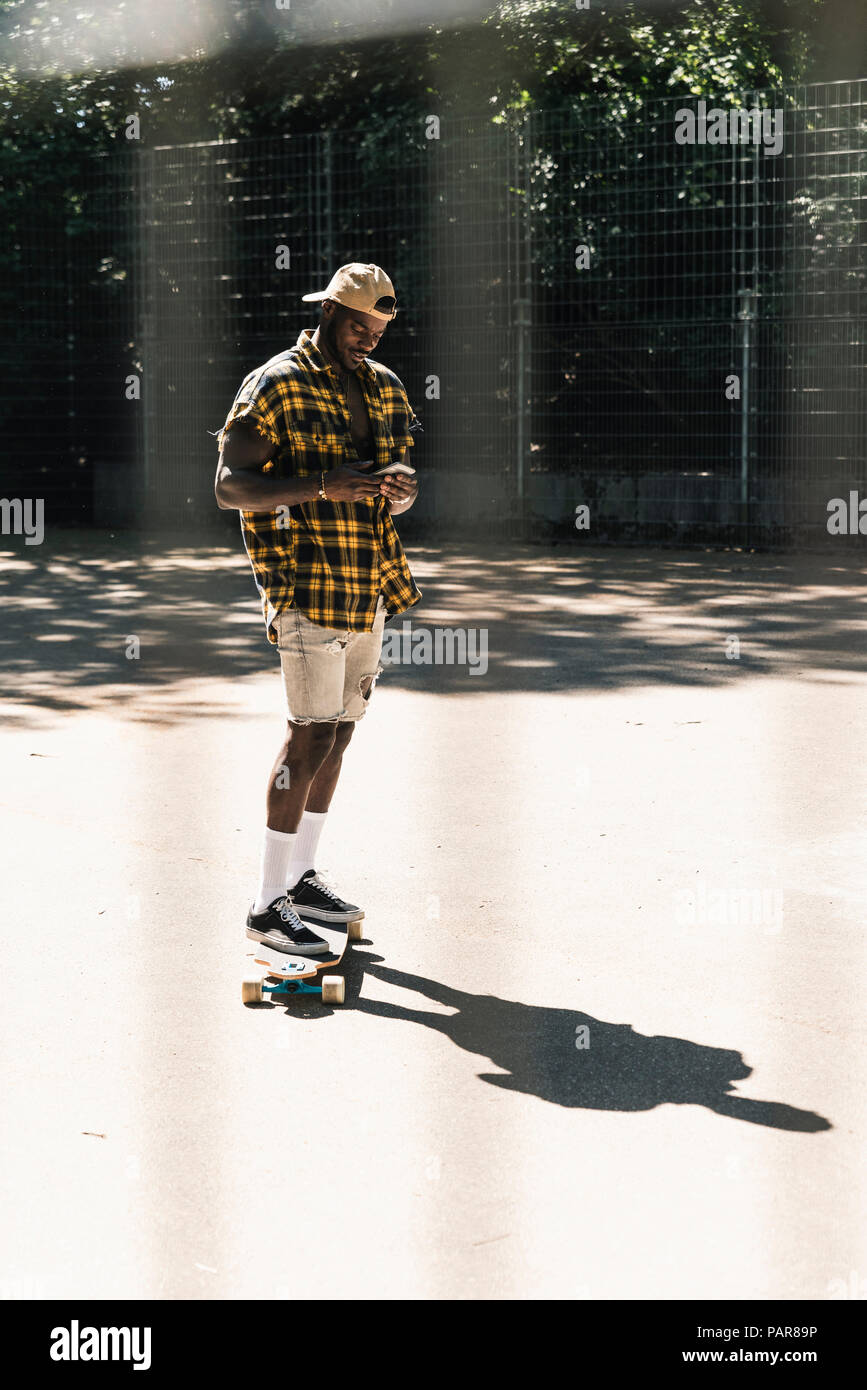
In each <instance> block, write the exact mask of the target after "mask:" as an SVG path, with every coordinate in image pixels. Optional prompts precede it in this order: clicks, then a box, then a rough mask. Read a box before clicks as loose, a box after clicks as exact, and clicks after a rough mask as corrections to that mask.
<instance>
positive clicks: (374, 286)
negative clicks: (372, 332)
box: [301, 261, 397, 323]
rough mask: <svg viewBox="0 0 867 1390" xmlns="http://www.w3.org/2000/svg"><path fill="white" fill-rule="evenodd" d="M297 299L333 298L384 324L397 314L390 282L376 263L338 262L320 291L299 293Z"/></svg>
mask: <svg viewBox="0 0 867 1390" xmlns="http://www.w3.org/2000/svg"><path fill="white" fill-rule="evenodd" d="M301 298H302V299H304V300H307V301H308V302H312V301H316V300H320V301H321V300H323V299H335V300H336V301H337V303H338V304H345V305H346V307H347V308H348V309H358V310H359V311H360V312H361V313H362V314H372V315H373V317H374V318H377V319H382V320H383V322H385V323H388V322H389V320H390V319H393V318H394V316H395V314H396V313H397V305H396V302H395V294H394V285H393V284H392V283H391V281H390V280H389V278H388V276H387V275H386V273H385V271H384V270H383V269H382V268H381V267H380V266H378V265H362V263H361V261H350V263H349V265H342V266H341V267H340V269H339V270H336V271H335V272H334V274H333V275H332V277H331V279H330V280H329V282H328V284H327V285H326V287H325V289H324V290H316V291H314V292H313V293H311V294H302V296H301Z"/></svg>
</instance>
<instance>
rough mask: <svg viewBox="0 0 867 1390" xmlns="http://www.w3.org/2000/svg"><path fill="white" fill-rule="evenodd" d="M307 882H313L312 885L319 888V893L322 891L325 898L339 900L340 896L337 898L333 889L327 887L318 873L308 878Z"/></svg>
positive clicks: (337, 901)
mask: <svg viewBox="0 0 867 1390" xmlns="http://www.w3.org/2000/svg"><path fill="white" fill-rule="evenodd" d="M307 882H308V883H312V884H314V886H315V887H316V888H318V889H319V891H320V893H324V894H325V896H326V898H330V899H331V901H332V902H333V903H339V902H340V898H338V896H337V894H336V893H335V892H334V889H333V888H329V886H328V884H327V883H326V882H325V881H324V879H321V878H320V877H319V875H318V874H314V875H313V877H312V878H308V880H307Z"/></svg>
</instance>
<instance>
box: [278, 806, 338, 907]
mask: <svg viewBox="0 0 867 1390" xmlns="http://www.w3.org/2000/svg"><path fill="white" fill-rule="evenodd" d="M327 815H328V812H327V811H305V812H304V814H303V815H302V817H301V824H300V825H299V827H298V837H297V839H296V841H295V849H294V850H293V852H292V863H291V864H290V865H289V877H288V879H287V880H286V882H287V883H288V885H289V887H290V888H294V887H295V884H296V883H297V882H298V880H299V878H300V877H301V875H302V874H305V873H306V872H307V870H308V869H315V868H316V851H317V849H318V848H319V836H320V835H321V834H322V827H323V825H324V824H325V818H326V816H327Z"/></svg>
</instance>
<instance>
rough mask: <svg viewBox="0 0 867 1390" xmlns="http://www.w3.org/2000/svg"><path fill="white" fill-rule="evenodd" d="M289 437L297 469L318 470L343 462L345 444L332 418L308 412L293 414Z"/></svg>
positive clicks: (314, 471) (302, 471) (300, 470)
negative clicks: (299, 414) (327, 418)
mask: <svg viewBox="0 0 867 1390" xmlns="http://www.w3.org/2000/svg"><path fill="white" fill-rule="evenodd" d="M289 439H290V442H291V445H292V457H293V461H294V464H295V470H296V472H297V473H299V474H301V475H302V476H303V475H304V474H308V473H319V472H321V471H322V470H328V469H329V468H336V467H337V465H338V464H340V463H343V462H344V456H345V453H346V444H345V440H344V438H343V433H342V430H341V429H340V428H339V427H338V424H337V422H336V421H331V420H326V419H324V418H322V417H320V416H316V415H313V414H312V413H311V414H307V415H301V416H293V417H292V418H291V420H290V421H289Z"/></svg>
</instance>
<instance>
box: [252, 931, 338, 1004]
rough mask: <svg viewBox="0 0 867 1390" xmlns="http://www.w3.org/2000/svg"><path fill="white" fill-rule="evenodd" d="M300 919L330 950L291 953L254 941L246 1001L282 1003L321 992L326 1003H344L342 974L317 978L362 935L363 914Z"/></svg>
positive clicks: (330, 967)
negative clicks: (326, 919) (321, 919)
mask: <svg viewBox="0 0 867 1390" xmlns="http://www.w3.org/2000/svg"><path fill="white" fill-rule="evenodd" d="M299 915H301V914H299ZM301 920H302V921H304V922H306V925H307V926H308V927H309V928H310V929H311V931H315V932H316V934H317V936H321V937H322V938H323V939H324V940H325V941H327V942H328V945H329V947H330V950H329V952H328V954H327V955H324V956H289V955H284V953H283V952H282V951H275V950H273V949H272V948H271V947H269V946H263V945H262V943H261V942H253V943H251V950H249V951H248V952H247V964H248V967H249V972H248V974H246V975H245V976H244V979H243V980H242V982H241V1002H242V1003H243V1004H261V1003H263V1002H267V1000H269V999H270V1000H273V1002H274V1003H275V1004H283V1003H286V1002H287V1000H288V999H289V998H290V997H291V996H293V995H296V994H318V995H319V996H320V997H321V999H322V1002H323V1004H342V1003H343V1001H344V999H345V998H346V981H345V980H344V978H343V976H342V975H322V978H321V981H319V982H317V983H314V982H315V981H316V977H317V976H318V975H320V974H321V972H322V971H323V970H330V969H332V968H333V967H334V966H335V965H339V964H340V962H341V961H342V960H343V957H344V955H345V954H346V948H347V946H348V945H349V943H350V941H360V940H361V939H362V937H363V936H364V927H363V926H362V921H363V918H362V917H354V918H353V919H352V921H351V922H318V921H314V920H313V918H305V917H304V916H303V915H301ZM254 972H255V973H254Z"/></svg>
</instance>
